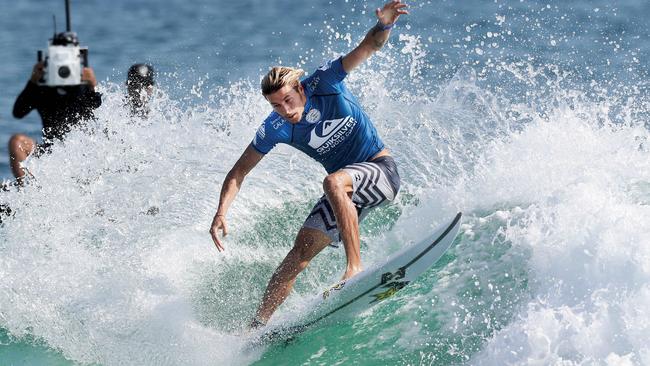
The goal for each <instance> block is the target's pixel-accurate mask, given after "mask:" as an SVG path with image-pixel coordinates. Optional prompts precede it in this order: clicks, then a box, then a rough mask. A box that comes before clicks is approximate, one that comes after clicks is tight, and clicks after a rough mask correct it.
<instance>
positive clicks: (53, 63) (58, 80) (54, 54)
mask: <svg viewBox="0 0 650 366" xmlns="http://www.w3.org/2000/svg"><path fill="white" fill-rule="evenodd" d="M42 55H43V53H42V51H39V52H38V60H39V61H44V63H45V74H44V76H43V79H42V82H41V84H42V85H47V86H73V85H81V84H82V81H81V75H82V72H83V67H84V66H87V65H88V49H87V48H81V47H79V41H78V39H77V35H76V34H75V33H73V32H63V33H59V34H57V35H56V36H54V38H52V39H51V40H50V44H49V46H48V48H47V56H45V59H44V60H43V56H42Z"/></svg>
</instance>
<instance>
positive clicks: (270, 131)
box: [251, 112, 284, 155]
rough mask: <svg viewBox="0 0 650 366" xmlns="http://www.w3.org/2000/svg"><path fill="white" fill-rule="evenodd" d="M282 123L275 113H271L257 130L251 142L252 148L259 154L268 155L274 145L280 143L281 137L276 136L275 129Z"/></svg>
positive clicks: (276, 131)
mask: <svg viewBox="0 0 650 366" xmlns="http://www.w3.org/2000/svg"><path fill="white" fill-rule="evenodd" d="M283 123H284V121H283V120H282V117H280V116H279V115H278V114H277V113H275V112H273V113H271V115H269V116H268V117H267V118H266V119H265V120H264V122H262V125H261V126H260V127H259V128H258V129H257V132H256V133H255V137H253V141H252V142H251V145H252V146H253V148H254V149H255V150H257V152H259V153H260V154H265V155H266V154H268V153H269V151H271V150H272V149H273V148H274V147H275V145H277V144H278V143H279V142H281V141H280V140H281V136H280V135H279V134H278V130H277V128H278V127H279V125H281V124H283Z"/></svg>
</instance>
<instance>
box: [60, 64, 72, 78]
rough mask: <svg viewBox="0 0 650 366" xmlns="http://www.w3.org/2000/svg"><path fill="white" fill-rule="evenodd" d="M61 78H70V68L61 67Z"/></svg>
mask: <svg viewBox="0 0 650 366" xmlns="http://www.w3.org/2000/svg"><path fill="white" fill-rule="evenodd" d="M59 76H60V77H62V78H64V79H65V78H67V77H68V76H70V68H69V67H67V66H61V67H59Z"/></svg>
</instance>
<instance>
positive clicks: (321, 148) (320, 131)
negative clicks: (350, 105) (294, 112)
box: [308, 116, 357, 155]
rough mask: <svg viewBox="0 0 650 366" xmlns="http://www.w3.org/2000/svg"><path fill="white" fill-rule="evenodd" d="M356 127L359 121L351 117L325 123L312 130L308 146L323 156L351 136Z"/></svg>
mask: <svg viewBox="0 0 650 366" xmlns="http://www.w3.org/2000/svg"><path fill="white" fill-rule="evenodd" d="M356 125H357V121H356V120H355V119H354V118H352V117H351V116H347V117H345V118H338V119H331V120H327V121H323V122H321V123H319V124H318V125H316V126H315V127H314V129H313V130H311V135H310V137H309V143H308V144H309V146H310V147H311V148H313V149H316V152H317V153H318V154H319V155H323V154H325V153H327V152H329V151H330V150H332V149H333V148H335V147H336V146H337V145H338V144H340V143H341V142H343V141H344V140H345V139H346V138H347V137H348V136H350V134H351V133H352V130H354V127H355V126H356Z"/></svg>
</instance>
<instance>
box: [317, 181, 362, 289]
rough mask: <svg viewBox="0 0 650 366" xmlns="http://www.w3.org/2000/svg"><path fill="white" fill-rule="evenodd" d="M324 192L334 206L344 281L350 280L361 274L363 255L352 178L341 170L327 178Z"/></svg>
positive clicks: (324, 183) (324, 182)
mask: <svg viewBox="0 0 650 366" xmlns="http://www.w3.org/2000/svg"><path fill="white" fill-rule="evenodd" d="M323 190H324V191H325V194H326V195H327V199H328V201H329V203H330V205H331V206H332V210H333V211H334V216H335V217H336V225H337V227H338V231H339V234H340V236H341V241H343V247H344V248H345V255H346V257H347V268H346V270H345V274H344V275H343V279H348V278H350V277H352V276H354V275H355V274H357V273H359V272H361V270H362V268H361V253H360V243H359V217H358V215H357V208H356V207H355V206H354V203H352V198H351V197H352V191H353V185H352V177H351V176H350V175H349V174H348V173H346V172H345V171H342V170H339V171H337V172H335V173H332V174H330V175H328V176H327V177H325V180H324V181H323Z"/></svg>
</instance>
